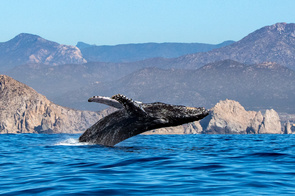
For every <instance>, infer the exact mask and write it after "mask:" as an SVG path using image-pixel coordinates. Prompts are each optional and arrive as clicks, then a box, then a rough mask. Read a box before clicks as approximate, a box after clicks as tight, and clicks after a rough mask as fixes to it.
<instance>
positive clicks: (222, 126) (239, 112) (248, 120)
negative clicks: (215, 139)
mask: <svg viewBox="0 0 295 196" xmlns="http://www.w3.org/2000/svg"><path fill="white" fill-rule="evenodd" d="M201 125H202V128H203V132H202V133H205V134H246V133H248V134H265V133H269V134H281V133H283V132H282V130H281V123H280V118H279V116H278V114H277V112H276V111H275V110H273V109H271V110H266V112H265V114H264V116H262V114H261V112H260V111H259V112H255V111H246V110H245V108H244V107H243V106H242V105H241V104H240V103H239V102H236V101H233V100H228V99H227V100H225V101H220V102H219V103H217V104H216V105H215V106H214V107H213V108H212V109H211V113H210V115H209V116H207V117H206V118H204V119H203V120H202V121H201Z"/></svg>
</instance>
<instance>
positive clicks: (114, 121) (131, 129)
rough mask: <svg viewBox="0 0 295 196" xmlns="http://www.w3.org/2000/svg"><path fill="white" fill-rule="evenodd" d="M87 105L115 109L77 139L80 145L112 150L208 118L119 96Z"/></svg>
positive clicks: (94, 99)
mask: <svg viewBox="0 0 295 196" xmlns="http://www.w3.org/2000/svg"><path fill="white" fill-rule="evenodd" d="M88 102H97V103H103V104H106V105H109V106H112V107H115V108H117V109H118V110H117V111H115V112H113V113H111V114H109V115H107V116H105V117H104V118H102V119H100V120H99V121H98V122H96V123H95V124H94V125H92V126H91V127H90V128H88V129H87V130H86V131H85V132H84V133H83V134H82V135H81V136H80V138H79V141H80V142H90V143H95V144H100V145H104V146H114V145H116V144H117V143H119V142H121V141H123V140H125V139H128V138H130V137H132V136H135V135H138V134H140V133H143V132H145V131H148V130H152V129H157V128H162V127H170V126H177V125H181V124H185V123H189V122H193V121H197V120H201V119H202V118H204V117H205V116H207V115H208V114H209V111H208V110H206V109H205V108H203V107H198V108H195V107H186V106H181V105H170V104H165V103H161V102H155V103H142V102H139V101H134V100H132V99H129V98H127V97H126V96H124V95H121V94H117V95H114V96H112V97H103V96H94V97H92V98H89V100H88Z"/></svg>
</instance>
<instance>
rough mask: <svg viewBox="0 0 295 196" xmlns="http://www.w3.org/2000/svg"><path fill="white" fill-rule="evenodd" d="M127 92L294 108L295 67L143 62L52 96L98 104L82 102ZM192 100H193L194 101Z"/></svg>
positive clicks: (148, 97) (82, 105) (78, 104)
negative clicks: (129, 70) (163, 66)
mask: <svg viewBox="0 0 295 196" xmlns="http://www.w3.org/2000/svg"><path fill="white" fill-rule="evenodd" d="M116 93H122V94H126V95H127V96H129V97H132V98H134V99H137V100H141V101H144V102H155V101H162V102H166V103H173V104H182V105H189V106H204V107H206V108H211V107H212V106H213V105H214V104H215V103H216V102H218V101H219V100H223V99H234V100H237V101H239V102H240V103H242V104H243V105H244V106H245V107H246V108H247V109H251V110H256V111H257V110H263V109H269V108H274V109H276V110H277V111H285V112H292V111H294V110H295V101H294V100H295V72H294V71H292V70H290V69H288V68H286V67H283V66H280V65H278V64H276V63H270V62H269V63H263V64H254V65H251V66H249V65H246V64H243V63H239V62H236V61H232V60H224V61H219V62H215V63H211V64H207V65H205V66H203V67H202V68H200V69H197V70H177V69H174V70H173V69H172V70H163V69H158V68H146V69H143V70H140V71H137V72H134V73H132V74H130V75H127V76H125V77H123V78H121V79H120V80H117V81H113V82H105V83H100V84H92V85H89V86H88V87H85V88H83V89H80V90H79V91H73V92H72V93H67V95H65V96H63V97H60V98H59V99H56V100H55V101H56V102H57V103H59V104H61V105H65V106H71V107H75V108H79V109H89V110H98V109H102V108H101V105H99V104H92V103H86V102H85V100H86V99H87V98H88V97H91V96H93V95H104V96H111V95H113V94H116ZM196 104H197V105H196Z"/></svg>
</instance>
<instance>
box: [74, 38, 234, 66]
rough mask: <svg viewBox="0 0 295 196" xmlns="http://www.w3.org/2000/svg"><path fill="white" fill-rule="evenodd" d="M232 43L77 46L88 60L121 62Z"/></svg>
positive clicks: (197, 50)
mask: <svg viewBox="0 0 295 196" xmlns="http://www.w3.org/2000/svg"><path fill="white" fill-rule="evenodd" d="M232 43H234V41H225V42H223V43H221V44H216V45H215V44H203V43H144V44H120V45H115V46H95V45H89V44H86V43H83V42H78V44H77V47H78V48H79V49H80V50H81V52H82V54H83V57H84V58H85V59H86V60H87V61H88V62H113V63H120V62H131V61H141V60H145V59H150V58H157V57H162V58H176V57H180V56H183V55H187V54H193V53H197V52H207V51H210V50H213V49H216V48H220V47H223V46H227V45H230V44H232Z"/></svg>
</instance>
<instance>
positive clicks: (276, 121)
mask: <svg viewBox="0 0 295 196" xmlns="http://www.w3.org/2000/svg"><path fill="white" fill-rule="evenodd" d="M258 133H259V134H264V133H270V134H282V130H281V122H280V117H279V115H278V113H277V112H276V111H274V110H273V109H271V110H266V112H265V114H264V117H263V121H262V123H261V126H260V128H259V130H258Z"/></svg>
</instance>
